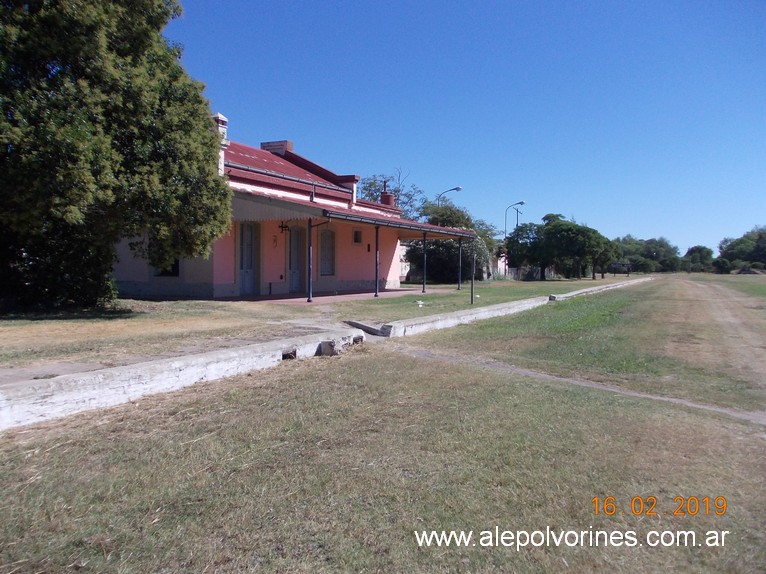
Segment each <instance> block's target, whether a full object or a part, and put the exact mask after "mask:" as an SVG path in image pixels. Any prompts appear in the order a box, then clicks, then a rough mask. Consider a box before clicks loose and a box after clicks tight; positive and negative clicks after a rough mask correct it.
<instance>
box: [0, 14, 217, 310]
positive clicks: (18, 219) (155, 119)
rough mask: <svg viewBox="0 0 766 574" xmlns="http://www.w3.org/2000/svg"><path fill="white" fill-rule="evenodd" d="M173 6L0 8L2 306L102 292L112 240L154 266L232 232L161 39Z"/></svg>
mask: <svg viewBox="0 0 766 574" xmlns="http://www.w3.org/2000/svg"><path fill="white" fill-rule="evenodd" d="M179 13H180V7H179V5H178V4H177V2H176V1H175V0H135V1H133V2H119V1H116V0H71V1H68V2H56V1H51V0H38V1H32V2H22V1H13V0H9V1H8V2H4V4H3V8H2V12H0V14H1V15H0V18H2V20H1V21H0V107H1V108H2V113H0V137H2V145H1V146H0V181H2V189H0V229H1V230H2V231H0V264H2V267H3V269H5V270H7V271H8V272H7V273H4V274H3V275H4V277H3V280H2V282H1V283H0V297H3V296H5V297H9V296H13V297H18V298H19V299H20V300H22V301H27V302H44V303H61V302H65V301H73V302H76V303H79V304H93V303H96V302H97V301H99V300H103V299H108V298H109V297H111V296H112V295H113V291H112V286H111V268H112V264H113V263H114V260H115V246H116V244H117V243H118V242H119V241H120V239H122V238H125V237H131V238H134V241H133V242H132V245H131V246H132V247H133V248H134V249H135V250H136V251H137V252H138V253H139V254H141V255H145V256H147V257H148V258H149V260H150V262H151V263H152V265H154V266H156V267H159V268H165V267H167V266H169V265H170V264H172V262H173V260H174V259H175V258H180V257H193V256H197V255H202V254H205V253H207V252H208V250H209V248H210V246H211V244H212V242H213V241H214V240H215V238H216V237H218V236H219V235H221V234H222V233H224V232H225V231H226V230H227V229H228V227H229V222H230V209H231V195H230V193H231V192H230V190H229V189H228V186H227V185H226V183H225V180H224V179H223V178H222V177H221V176H219V174H218V170H217V165H218V164H217V158H218V152H219V148H220V136H219V135H218V133H217V132H216V131H215V129H214V124H213V122H212V119H211V116H210V109H209V105H208V102H207V100H206V99H205V98H204V97H203V96H202V89H203V86H202V85H201V84H200V83H198V82H195V81H193V80H192V79H191V78H189V76H188V75H187V74H186V72H185V71H184V69H183V68H182V66H181V64H180V62H179V58H180V48H178V47H175V46H169V45H168V44H167V42H166V41H165V40H164V38H163V37H162V35H161V31H162V29H163V28H164V26H165V25H166V24H167V22H168V21H169V20H170V19H171V18H173V17H175V16H177V15H178V14H179Z"/></svg>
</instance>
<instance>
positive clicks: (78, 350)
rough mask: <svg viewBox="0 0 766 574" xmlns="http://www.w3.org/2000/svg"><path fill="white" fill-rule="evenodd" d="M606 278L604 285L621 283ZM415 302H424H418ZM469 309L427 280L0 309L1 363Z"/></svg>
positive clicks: (143, 352) (554, 285)
mask: <svg viewBox="0 0 766 574" xmlns="http://www.w3.org/2000/svg"><path fill="white" fill-rule="evenodd" d="M616 280H617V279H614V278H609V279H605V280H603V281H599V282H598V284H604V283H609V282H613V281H616ZM595 283H596V282H593V281H553V282H551V281H548V282H545V283H542V284H541V283H539V282H538V283H518V282H510V281H504V282H488V283H479V284H478V285H477V295H479V297H478V298H476V299H475V305H476V306H480V305H489V304H494V303H502V302H507V301H514V300H518V299H524V298H527V297H534V296H539V295H547V294H549V293H551V292H554V291H555V292H563V291H573V290H576V289H581V288H583V287H585V286H592V285H594V284H595ZM416 301H424V302H425V304H424V305H423V306H422V307H421V306H418V305H416V304H415V302H416ZM469 307H471V304H470V291H469V286H468V285H465V286H464V288H463V289H462V290H461V291H457V290H456V289H455V288H454V286H451V287H449V288H446V287H445V286H429V292H428V293H426V294H422V293H419V292H417V291H416V290H415V291H414V292H413V293H412V294H411V295H406V296H403V297H396V298H379V299H375V298H374V297H372V295H371V294H370V296H369V298H368V299H366V300H354V299H349V300H347V301H340V302H334V303H331V304H323V303H322V298H321V297H318V298H316V299H315V302H314V303H312V304H308V303H305V302H301V303H298V304H296V303H292V304H285V303H284V302H282V303H280V302H276V301H196V300H181V301H140V300H120V301H119V303H118V306H117V308H116V309H113V310H104V311H96V310H79V311H78V310H75V311H59V312H53V313H45V314H44V313H19V314H10V315H0V368H18V367H24V366H28V365H30V364H33V363H40V362H45V361H47V362H51V361H71V362H99V363H101V364H103V365H105V366H115V365H123V364H127V363H133V362H137V361H140V360H144V359H147V358H156V357H158V356H176V355H181V354H188V353H195V352H200V351H204V350H210V349H215V348H224V347H229V346H235V345H241V344H244V343H256V342H260V341H264V340H272V339H278V338H283V337H287V336H290V335H295V334H303V333H305V332H307V330H311V329H316V328H321V325H322V324H325V325H327V324H338V323H341V322H342V321H345V320H349V319H354V320H360V321H368V322H371V323H376V322H378V323H384V322H388V321H393V320H398V319H404V318H409V317H418V316H426V315H433V314H438V313H444V312H450V311H456V310H460V309H467V308H469Z"/></svg>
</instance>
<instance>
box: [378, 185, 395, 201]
mask: <svg viewBox="0 0 766 574" xmlns="http://www.w3.org/2000/svg"><path fill="white" fill-rule="evenodd" d="M380 203H382V204H383V205H387V206H389V207H395V206H396V199H395V198H394V194H393V193H391V192H390V191H388V182H387V181H385V180H383V191H381V192H380Z"/></svg>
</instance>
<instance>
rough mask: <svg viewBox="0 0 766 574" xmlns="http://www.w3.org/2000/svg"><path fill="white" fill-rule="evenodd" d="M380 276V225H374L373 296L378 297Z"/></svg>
mask: <svg viewBox="0 0 766 574" xmlns="http://www.w3.org/2000/svg"><path fill="white" fill-rule="evenodd" d="M379 276H380V225H376V226H375V296H376V297H378V296H379V295H378V285H379V283H380V281H379Z"/></svg>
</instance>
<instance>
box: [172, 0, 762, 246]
mask: <svg viewBox="0 0 766 574" xmlns="http://www.w3.org/2000/svg"><path fill="white" fill-rule="evenodd" d="M181 2H182V5H183V7H184V14H183V16H182V17H180V18H179V19H177V20H175V21H173V22H171V24H170V25H169V26H168V28H167V29H166V31H165V35H166V37H167V38H168V39H169V40H171V41H173V42H178V43H180V44H182V45H183V47H184V56H183V60H182V62H183V64H184V66H185V67H186V69H187V71H188V72H189V74H190V75H191V76H192V77H194V78H195V79H197V80H199V81H201V82H203V83H204V84H205V85H206V89H205V95H206V97H207V98H208V99H209V100H210V103H211V109H212V111H213V112H221V113H223V114H224V115H225V116H227V117H228V118H229V137H230V138H231V139H233V140H235V141H238V142H242V143H245V144H250V145H254V146H258V145H259V144H260V142H262V141H270V140H281V139H289V140H292V141H293V142H294V143H295V151H296V152H297V153H299V154H301V155H304V156H305V157H307V158H309V159H311V160H312V161H315V162H316V163H319V164H320V165H323V166H325V167H327V168H328V169H330V170H332V171H335V172H336V173H342V174H346V173H354V174H357V175H360V176H362V177H364V176H368V175H373V174H379V173H392V172H394V171H395V170H397V169H401V170H402V171H403V172H404V173H405V174H409V175H408V179H407V183H413V184H416V185H417V186H418V187H420V188H421V189H423V190H424V191H425V192H426V194H427V195H428V196H429V197H430V198H432V199H433V198H434V197H435V196H436V194H438V193H440V192H441V191H444V190H446V189H449V188H451V187H454V186H457V185H460V186H462V188H463V189H462V191H460V192H459V193H455V192H451V193H450V194H448V196H449V197H450V199H452V200H453V201H454V202H455V203H456V204H457V205H459V206H461V207H464V208H466V209H468V211H470V213H471V214H472V215H473V216H474V217H476V218H481V219H484V220H486V221H487V222H488V223H491V224H493V225H495V226H496V227H497V228H498V229H499V230H500V232H501V233H502V231H503V229H504V227H505V225H506V218H505V213H506V208H507V207H508V206H509V205H510V204H512V203H515V202H517V201H522V200H523V201H525V202H526V205H525V206H523V207H522V208H521V209H522V215H521V216H520V218H521V221H522V222H529V221H531V222H535V223H540V222H541V218H542V217H543V216H544V215H545V214H547V213H560V214H562V215H564V216H565V217H566V218H568V219H574V220H575V221H577V222H578V223H581V224H585V225H589V226H591V227H594V228H596V229H598V230H599V231H600V232H601V233H603V234H604V235H606V236H607V237H609V238H612V239H613V238H615V237H618V236H623V235H626V234H632V235H634V236H635V237H638V238H642V239H649V238H652V237H660V236H663V237H666V238H667V239H669V240H670V241H671V243H673V244H674V245H677V246H678V247H679V249H680V251H681V255H683V254H684V253H685V251H686V249H687V248H688V247H691V246H693V245H707V246H708V247H710V248H712V249H714V251H715V253H716V254H717V245H718V242H719V241H720V240H721V239H723V238H724V237H727V236H728V237H739V236H740V235H742V234H743V233H744V232H746V231H748V230H750V229H751V228H752V227H753V226H755V225H766V2H764V1H763V0H743V1H735V0H726V1H707V0H695V1H669V0H663V1H655V0H646V1H640V2H628V1H609V2H604V1H592V2H582V1H566V2H565V1H556V2H548V1H537V0H534V1H532V0H529V1H526V0H525V1H498V2H494V1H493V2H487V1H477V0H473V1H465V2H461V1H447V0H443V1H431V0H429V1H413V0H403V1H399V0H387V1H385V2H373V1H368V0H357V1H352V0H348V1H331V0H325V1H315V2H308V1H289V2H288V1H278V2H273V1H260V0H258V1H247V0H219V1H213V0H181ZM507 213H508V217H507V226H508V228H509V229H510V228H512V227H513V225H514V224H515V222H516V219H515V218H516V215H515V212H514V211H513V209H511V210H508V212H507Z"/></svg>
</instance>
